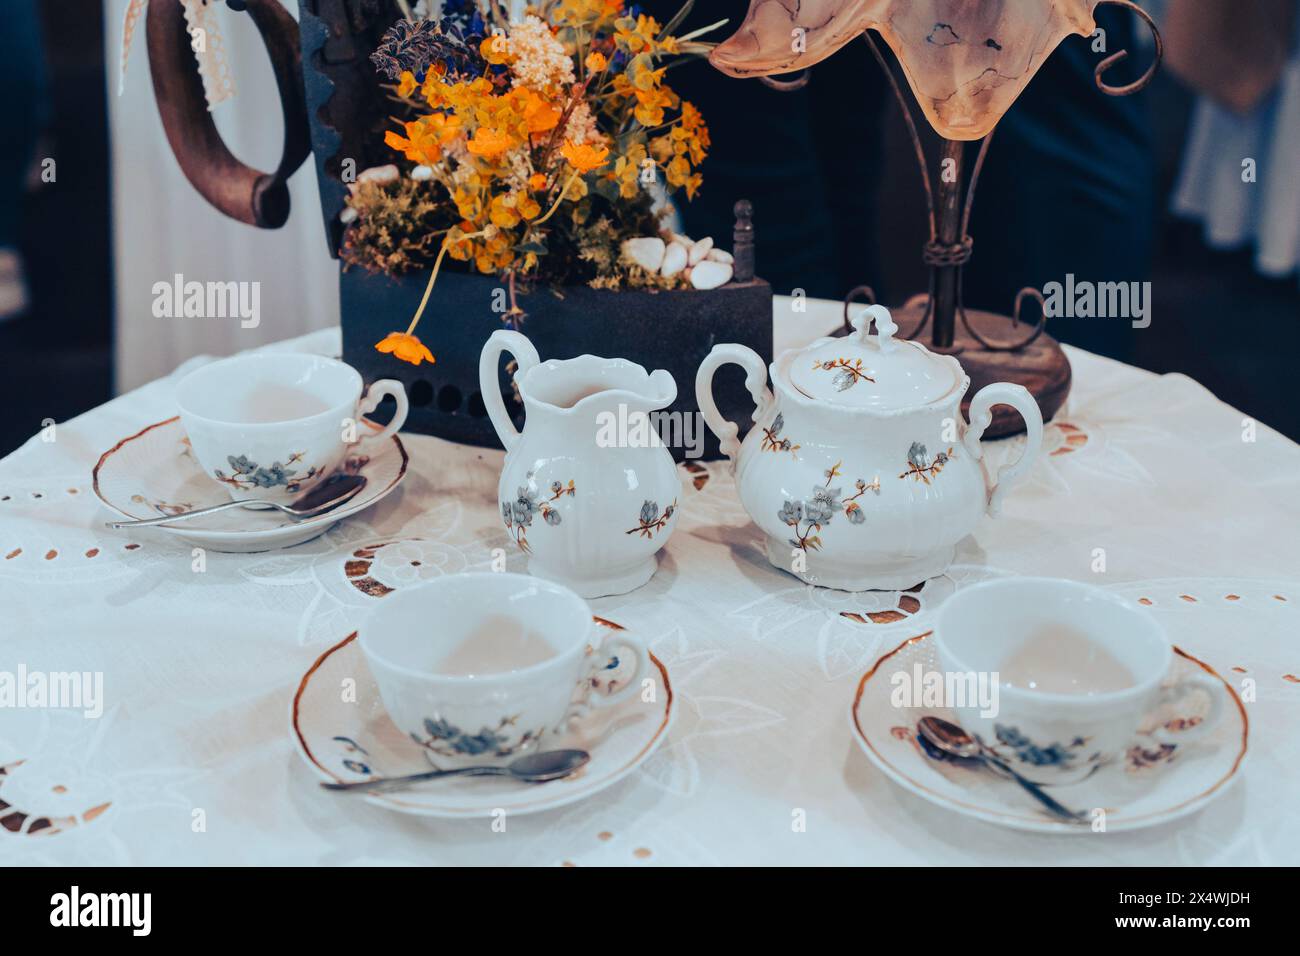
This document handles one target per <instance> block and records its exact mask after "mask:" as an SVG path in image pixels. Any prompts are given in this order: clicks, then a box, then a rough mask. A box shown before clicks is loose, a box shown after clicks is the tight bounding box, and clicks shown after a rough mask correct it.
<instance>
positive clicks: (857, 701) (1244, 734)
mask: <svg viewBox="0 0 1300 956" xmlns="http://www.w3.org/2000/svg"><path fill="white" fill-rule="evenodd" d="M933 634H934V631H933V630H929V631H926V632H924V633H923V634H918V635H916V636H915V637H909V638H908V639H907V640H905V641H904V642H903V643H902V644H899V645H898V646H897V647H895V648H894V649H893V650H892V651H890V652H889V653H887V654H884V655H883V656H881V657H880V659H879V660H877V661H876V662H875V663H874V664H872V665H871V669H870V670H868V671H867V672H866V673H865V674H863V675H862V679H861V680H860V681H858V689H857V692H856V693H855V694H854V695H853V710H852V716H853V728H854V730H856V731H857V734H858V737H859V738H860V739H861V741H862V743H863V745H864V746H866V748H867V749H868V750H870V751H871V753H872V754H874V755H875V757H876V759H877V760H879V761H880V762H881V763H882V764H883V765H884V766H886V767H888V768H889V771H890V773H892V774H896V775H897V776H898V777H899V778H900V779H902V780H905V781H907V783H908V785H909V786H911V787H915V788H916V789H917V790H920V791H922V792H924V793H926V794H928V795H929V796H930V797H931V798H932V799H933V800H934V801H935V802H936V803H939V804H941V805H943V804H946V805H948V806H955V807H962V808H963V809H966V810H973V811H975V812H976V813H978V814H980V815H982V816H984V817H996V818H997V819H1000V820H1008V821H1011V822H1014V823H1025V822H1034V823H1040V822H1042V823H1049V822H1050V821H1048V820H1046V819H1045V818H1044V819H1042V820H1041V821H1040V819H1039V818H1038V817H1030V816H1026V815H1017V814H1011V813H1000V812H998V811H997V810H990V809H989V808H988V807H986V806H980V805H978V804H973V803H965V802H963V801H961V800H955V799H953V798H952V797H951V796H950V795H949V794H947V793H940V792H939V791H937V790H933V789H931V788H930V787H927V786H926V785H925V784H923V783H919V782H918V781H916V780H914V779H912V777H910V776H909V775H908V774H906V773H904V772H903V771H902V770H900V769H899V768H898V766H897V765H896V764H895V763H894V762H893V761H891V760H889V759H887V758H886V757H885V755H884V754H882V753H881V752H880V751H879V750H877V749H876V748H875V747H874V746H873V745H872V743H871V740H870V739H869V738H868V737H867V734H866V732H865V731H864V730H863V729H862V722H861V720H860V719H859V716H858V713H859V709H860V708H861V705H862V695H863V694H864V693H865V692H866V688H867V681H869V680H871V678H872V677H874V676H875V674H876V671H878V670H880V667H881V665H882V664H884V663H885V661H887V660H889V659H890V658H891V657H893V656H894V655H895V654H897V653H898V652H899V651H901V650H902V649H903V648H905V647H908V646H909V645H911V644H919V643H920V642H921V641H923V640H925V639H926V638H927V637H930V636H931V635H933ZM1173 651H1174V653H1175V654H1177V655H1178V656H1179V657H1182V658H1184V659H1186V660H1188V661H1191V662H1192V663H1193V664H1195V665H1196V666H1197V667H1199V668H1201V669H1202V670H1203V671H1205V672H1206V673H1207V674H1209V675H1210V676H1211V677H1215V678H1218V680H1219V681H1220V683H1222V684H1223V686H1224V688H1226V689H1227V691H1228V696H1229V697H1231V698H1232V701H1233V703H1235V704H1236V705H1237V711H1238V713H1240V714H1241V750H1240V751H1239V752H1238V753H1237V759H1236V760H1234V761H1233V762H1232V767H1231V768H1230V769H1229V770H1228V772H1227V773H1225V774H1224V775H1223V776H1222V777H1220V778H1219V779H1218V780H1217V781H1215V782H1214V784H1213V785H1212V786H1210V787H1209V788H1208V789H1206V790H1204V791H1202V792H1201V793H1198V794H1196V795H1194V796H1192V797H1188V798H1187V799H1186V800H1184V801H1183V802H1182V803H1179V804H1176V805H1175V806H1172V807H1165V808H1164V809H1161V810H1157V811H1155V812H1153V813H1146V814H1143V815H1142V816H1137V817H1124V818H1123V823H1124V824H1125V825H1126V826H1127V825H1128V824H1131V823H1135V822H1139V821H1142V820H1150V819H1152V818H1155V817H1167V816H1169V815H1170V814H1176V813H1177V812H1178V811H1179V810H1181V809H1183V808H1184V807H1186V806H1188V805H1189V804H1192V803H1196V802H1198V801H1202V800H1204V799H1205V798H1207V797H1209V796H1210V794H1212V793H1214V792H1215V791H1216V790H1218V789H1219V788H1220V787H1222V786H1223V785H1224V784H1225V783H1227V782H1228V781H1229V780H1231V779H1232V778H1233V777H1234V776H1236V773H1237V771H1238V770H1239V769H1241V762H1242V761H1243V760H1244V759H1245V758H1246V749H1247V742H1248V739H1249V736H1250V718H1249V717H1248V716H1247V715H1246V708H1245V706H1244V705H1243V704H1242V702H1241V698H1240V697H1238V696H1237V692H1236V691H1235V690H1233V689H1232V685H1231V684H1229V683H1228V682H1227V681H1226V680H1224V679H1223V677H1222V675H1220V674H1219V672H1218V671H1216V670H1215V669H1214V668H1213V667H1211V666H1210V665H1209V664H1207V663H1205V662H1204V661H1202V660H1200V659H1199V658H1196V657H1193V656H1192V655H1191V654H1188V653H1187V652H1186V651H1184V650H1183V649H1182V648H1180V647H1178V646H1174V648H1173ZM1068 826H1069V825H1068V824H1062V825H1061V828H1062V829H1064V828H1066V827H1068Z"/></svg>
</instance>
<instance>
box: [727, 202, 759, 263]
mask: <svg viewBox="0 0 1300 956" xmlns="http://www.w3.org/2000/svg"><path fill="white" fill-rule="evenodd" d="M734 212H735V214H736V227H735V230H734V231H733V232H732V234H731V254H732V255H733V256H734V257H735V259H736V262H735V266H734V274H733V279H734V280H735V281H736V282H749V281H750V280H752V279H753V278H754V223H753V216H754V207H753V206H752V205H751V204H750V202H749V200H748V199H741V200H739V201H737V203H736V205H735V208H734Z"/></svg>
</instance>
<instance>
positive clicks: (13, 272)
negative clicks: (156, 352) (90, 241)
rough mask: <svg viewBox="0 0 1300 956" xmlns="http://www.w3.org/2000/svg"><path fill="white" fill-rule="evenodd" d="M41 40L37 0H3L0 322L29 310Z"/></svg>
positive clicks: (44, 105) (43, 117)
mask: <svg viewBox="0 0 1300 956" xmlns="http://www.w3.org/2000/svg"><path fill="white" fill-rule="evenodd" d="M44 50H45V47H44V44H43V42H42V38H41V25H40V19H39V17H38V15H37V10H36V0H7V2H6V3H5V26H4V29H3V30H0V89H3V90H4V97H3V99H0V126H2V127H3V128H4V130H5V148H4V149H3V150H0V321H4V320H5V319H10V318H13V317H15V316H17V315H21V314H22V313H23V312H24V311H25V310H26V308H27V304H28V300H27V282H26V279H25V277H24V274H23V260H22V255H21V254H20V253H19V251H18V231H19V215H20V212H21V209H22V197H23V194H24V193H25V192H26V191H27V189H28V184H29V183H30V181H31V178H32V176H33V175H37V174H36V173H35V172H34V171H33V162H34V161H35V158H36V145H37V142H38V141H39V139H40V135H41V132H42V130H43V129H44V128H45V123H46V121H47V120H48V118H49V99H48V97H49V90H48V87H47V84H46V75H45V55H44Z"/></svg>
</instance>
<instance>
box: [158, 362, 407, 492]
mask: <svg viewBox="0 0 1300 956" xmlns="http://www.w3.org/2000/svg"><path fill="white" fill-rule="evenodd" d="M363 384H364V383H363V382H362V380H361V376H360V374H358V372H357V370H356V369H354V368H352V366H350V365H345V364H344V363H343V362H339V361H337V360H335V359H331V358H325V357H324V356H321V355H306V354H302V353H296V352H257V353H252V354H249V355H236V356H233V357H231V358H227V359H221V360H220V361H216V362H212V363H211V364H209V365H204V366H202V367H201V368H198V369H195V370H194V371H193V372H191V373H190V374H188V375H186V376H185V377H184V378H183V379H181V381H180V382H179V383H178V384H177V386H176V403H177V404H178V405H179V406H180V412H181V422H182V423H183V424H184V426H185V434H186V435H187V436H188V437H189V440H190V447H191V448H193V450H194V457H195V458H196V459H198V462H199V464H200V465H201V466H202V467H203V470H204V471H205V472H207V474H208V475H209V476H210V477H211V478H213V479H214V480H215V481H219V482H221V484H223V485H225V486H226V490H227V491H229V492H230V496H231V497H232V498H235V499H237V500H243V499H245V498H259V499H264V500H271V501H279V502H288V501H290V500H292V499H294V498H297V497H299V496H301V495H302V494H304V493H305V492H307V491H309V490H310V489H311V488H312V487H313V486H314V485H316V484H318V483H319V482H320V481H322V480H323V479H324V478H326V477H327V476H328V475H330V474H331V473H332V472H333V471H334V470H335V469H337V468H338V467H339V465H341V464H342V463H343V459H344V458H345V456H346V455H347V454H348V452H349V451H351V450H353V448H354V447H355V446H357V444H358V443H359V442H361V441H362V440H363V439H364V440H365V441H366V442H367V443H368V444H370V445H371V447H378V445H377V443H378V442H381V441H385V440H387V439H388V438H389V437H390V436H392V435H393V434H394V433H395V432H397V430H398V429H400V428H401V427H402V425H403V424H405V422H406V412H407V401H406V391H405V390H404V389H403V388H402V384H401V382H398V381H395V380H393V379H390V378H386V379H382V380H380V381H378V382H375V383H374V384H373V385H371V386H370V388H369V389H368V390H367V391H366V394H365V397H364V398H362V388H363ZM386 395H391V396H393V398H394V399H395V400H396V401H397V411H396V412H395V413H394V414H393V419H392V421H390V422H389V423H388V425H387V427H385V428H384V429H382V430H380V431H374V430H372V428H371V427H370V426H369V425H368V424H367V423H366V422H365V421H363V419H362V416H363V415H366V414H367V413H369V412H372V411H374V410H375V408H376V406H378V405H379V402H380V401H381V400H382V399H383V398H384V396H386Z"/></svg>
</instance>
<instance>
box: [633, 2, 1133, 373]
mask: <svg viewBox="0 0 1300 956" xmlns="http://www.w3.org/2000/svg"><path fill="white" fill-rule="evenodd" d="M680 5H681V4H680V2H679V0H654V2H650V3H647V4H645V6H646V8H647V10H648V11H649V12H650V13H652V14H653V15H654V16H655V17H656V18H657V19H659V20H660V22H665V21H666V20H667V19H668V18H670V17H671V16H672V15H673V14H674V13H675V12H676V10H677V8H678V7H680ZM705 6H706V5H705V4H697V5H696V7H695V9H694V10H693V11H692V13H691V15H690V16H689V17H688V18H687V20H686V25H685V27H684V28H683V29H684V30H691V29H697V28H699V27H701V26H705V25H707V24H709V23H712V22H715V21H717V20H719V19H721V18H722V17H724V16H725V17H727V18H728V22H727V24H726V25H725V26H723V27H722V28H720V29H718V30H715V31H713V32H712V33H710V34H709V35H708V39H711V40H722V39H724V38H725V37H727V36H729V35H730V34H731V33H732V32H734V31H735V29H736V28H737V27H738V26H739V25H740V23H741V21H743V19H744V16H745V11H746V9H747V7H748V4H747V2H745V0H719V2H710V3H709V4H707V9H704V7H705ZM1096 18H1097V24H1098V26H1099V27H1101V28H1103V29H1104V30H1106V51H1105V52H1094V51H1093V49H1092V41H1091V40H1090V39H1089V38H1087V37H1080V36H1069V37H1066V38H1065V40H1063V41H1062V42H1061V44H1060V46H1059V47H1057V49H1056V50H1055V51H1054V52H1053V53H1052V54H1051V56H1049V57H1048V58H1047V61H1046V63H1045V64H1044V65H1043V67H1042V69H1040V70H1039V72H1038V73H1037V74H1036V75H1035V76H1034V78H1033V79H1032V80H1031V81H1030V83H1029V85H1028V86H1027V87H1026V89H1025V90H1024V92H1023V93H1022V94H1021V95H1020V97H1019V98H1018V99H1017V100H1016V102H1015V103H1014V105H1013V106H1012V107H1011V109H1010V110H1009V111H1008V112H1007V114H1006V115H1005V116H1004V117H1003V118H1002V120H1001V122H1000V123H999V124H998V126H997V128H996V130H995V133H994V137H993V142H992V144H991V146H990V148H989V153H988V157H987V160H986V162H985V166H984V170H983V173H982V174H981V179H980V183H979V188H978V190H977V195H976V200H975V205H974V211H973V216H972V222H971V226H970V232H971V235H972V236H973V237H974V239H975V251H974V255H973V257H972V259H971V262H970V264H969V265H968V266H967V267H966V269H965V276H964V279H965V302H966V305H967V306H968V307H970V308H976V309H988V310H989V311H992V312H999V313H1003V314H1006V313H1008V312H1010V310H1011V307H1012V303H1013V301H1014V299H1015V296H1016V293H1017V292H1018V291H1019V290H1020V289H1021V288H1023V287H1025V286H1033V287H1034V288H1037V289H1041V288H1042V287H1043V286H1044V285H1045V284H1046V283H1048V282H1052V281H1058V282H1064V281H1065V277H1066V274H1067V273H1072V274H1074V275H1075V276H1076V277H1077V278H1079V279H1090V280H1092V281H1097V282H1101V281H1141V280H1145V279H1146V278H1148V276H1147V273H1148V270H1149V268H1150V260H1151V254H1152V246H1153V241H1154V238H1153V237H1154V226H1155V217H1156V212H1157V206H1156V197H1155V162H1154V158H1153V150H1152V143H1151V134H1150V124H1149V122H1148V117H1147V108H1148V107H1147V101H1146V97H1145V96H1144V94H1142V93H1138V94H1136V95H1133V96H1128V97H1111V96H1107V95H1105V94H1103V93H1102V92H1101V91H1100V90H1098V89H1097V86H1096V84H1095V82H1094V79H1093V70H1094V69H1095V67H1096V65H1097V63H1098V62H1099V61H1100V60H1101V59H1103V58H1104V57H1105V56H1107V55H1108V54H1109V53H1112V52H1114V51H1116V50H1120V49H1126V50H1128V51H1129V53H1130V55H1129V57H1128V59H1127V60H1125V61H1124V62H1122V63H1119V64H1116V65H1115V66H1114V67H1113V68H1112V70H1111V71H1110V72H1108V73H1107V76H1106V79H1107V82H1108V83H1111V84H1113V85H1122V84H1125V83H1129V82H1132V81H1133V80H1135V79H1137V78H1138V76H1140V75H1141V74H1142V72H1143V71H1144V70H1145V69H1146V68H1147V66H1148V65H1149V62H1150V53H1149V51H1145V50H1143V48H1142V47H1141V46H1140V45H1139V43H1140V40H1141V34H1144V33H1145V32H1146V28H1145V27H1144V26H1143V25H1141V24H1140V23H1139V22H1138V21H1137V19H1136V18H1135V16H1134V15H1133V14H1132V13H1130V12H1128V11H1125V10H1121V9H1117V8H1100V9H1098V10H1097V11H1096ZM876 39H877V43H878V44H879V45H880V47H881V49H882V52H884V54H885V57H886V60H888V61H892V60H893V57H892V55H891V54H890V52H889V49H888V47H887V45H886V44H885V43H884V42H883V41H881V40H879V38H876ZM793 78H794V77H793V76H784V77H780V79H784V80H789V79H793ZM900 82H901V81H900ZM673 85H674V88H675V89H677V91H678V92H679V93H680V94H681V95H682V96H683V97H684V98H685V99H688V100H690V101H691V102H693V103H695V104H696V105H697V106H698V107H699V108H700V110H701V112H702V113H703V114H704V116H705V117H706V119H707V120H708V123H709V130H710V133H711V136H712V140H713V146H712V149H711V151H710V155H709V158H708V167H707V169H708V184H707V186H706V188H705V189H704V190H703V191H702V193H701V195H700V196H699V197H698V198H697V199H696V200H695V201H694V202H692V203H682V204H681V208H680V211H681V214H682V218H683V224H684V226H685V228H686V231H687V233H688V234H691V235H698V236H703V235H711V236H713V237H714V238H715V239H719V240H723V241H726V240H727V239H729V238H730V235H731V228H732V210H731V206H732V203H733V202H734V201H735V200H736V199H738V198H741V197H745V198H748V199H751V200H753V203H754V217H755V228H756V233H757V236H758V270H759V274H760V275H761V276H763V278H765V279H767V280H768V281H770V282H771V283H772V286H773V288H774V290H775V291H776V292H778V293H784V294H788V293H789V292H790V291H791V290H792V289H795V288H799V289H803V290H804V292H805V293H806V294H807V295H810V296H819V297H824V298H830V299H839V298H843V296H844V295H845V294H846V293H847V292H848V291H849V290H850V289H851V288H853V287H854V286H857V285H859V284H862V283H866V284H868V285H870V286H872V288H873V289H874V290H875V292H876V295H877V297H878V298H879V299H880V300H881V301H883V302H885V303H887V304H895V303H900V302H902V301H903V300H904V299H906V298H908V297H909V296H911V295H912V294H913V293H914V292H917V291H922V290H921V288H919V287H916V288H899V282H898V281H897V279H896V277H891V276H889V275H886V274H884V270H883V268H882V265H881V259H882V256H881V251H880V249H879V248H878V245H879V241H878V240H877V238H876V237H877V230H878V219H879V218H880V215H881V205H882V203H881V196H882V191H883V190H885V189H888V188H891V185H890V183H888V182H886V181H885V177H884V176H883V175H882V170H883V168H884V165H885V156H884V147H885V142H884V135H883V130H884V127H885V122H884V121H885V118H886V116H887V113H888V110H889V109H890V103H891V102H892V101H893V93H892V91H891V90H890V87H889V83H888V80H887V79H886V78H885V76H884V75H883V73H882V72H881V70H880V68H879V66H878V65H877V64H876V61H875V58H874V57H873V56H872V55H871V51H870V49H869V48H868V47H867V45H866V43H865V42H863V41H862V40H854V41H853V42H850V43H849V44H847V45H846V46H844V47H843V48H841V49H840V50H839V51H838V52H837V53H835V54H834V55H833V56H831V57H829V58H828V59H826V60H823V61H822V62H821V63H818V64H817V65H816V66H814V67H813V68H812V75H811V78H810V81H809V82H808V84H807V85H806V86H804V87H803V88H802V89H799V90H795V91H791V92H780V91H777V90H774V89H771V88H770V87H768V86H766V85H764V84H763V83H762V82H760V81H759V80H757V79H755V80H736V79H732V78H730V77H727V76H724V75H723V74H721V73H719V72H718V71H717V70H714V69H713V68H712V67H711V66H709V65H708V64H707V63H705V62H698V63H693V64H690V65H687V66H683V67H682V68H681V69H680V71H678V72H677V75H676V76H675V77H674V81H673ZM903 92H904V96H905V98H906V99H907V101H908V105H909V108H912V109H913V110H914V111H915V114H916V115H917V116H918V119H917V123H918V126H919V127H920V129H921V132H922V137H923V139H926V140H928V141H929V142H928V147H927V148H928V151H929V153H928V155H929V159H930V163H931V166H932V167H934V166H935V165H936V164H937V159H936V158H935V156H936V151H935V145H934V143H933V136H932V135H930V134H929V128H928V125H927V124H926V123H925V121H924V119H922V118H920V117H919V112H920V111H919V109H917V108H916V106H915V103H914V102H913V97H912V94H911V91H910V89H909V88H908V87H907V86H906V85H905V84H904V86H903ZM904 148H905V149H906V150H907V153H908V156H907V159H906V162H908V163H911V162H912V158H911V150H910V148H908V147H906V146H904ZM977 149H978V144H976V143H972V144H970V146H969V147H968V151H967V159H966V168H967V170H969V169H970V168H971V166H972V165H973V163H974V161H975V151H976V150H977ZM915 188H916V195H915V196H914V197H912V202H910V204H909V205H908V207H906V213H907V214H908V215H912V216H915V217H916V218H917V221H918V222H920V221H921V219H922V218H923V217H924V215H925V211H924V204H923V197H922V195H921V192H920V187H919V184H918V185H917V186H916V187H915ZM909 225H911V224H909ZM885 227H886V228H885V229H884V234H885V237H884V241H889V234H890V232H891V231H892V230H890V229H889V228H888V227H889V224H888V223H886V224H885ZM908 235H909V237H910V235H911V234H910V233H909V234H908ZM920 255H921V249H920V244H919V242H918V243H917V248H916V256H915V258H916V261H917V262H919V261H920ZM1049 326H1050V328H1051V331H1052V334H1053V335H1055V336H1056V337H1057V338H1058V339H1060V340H1062V341H1064V342H1069V343H1072V344H1075V345H1079V346H1082V347H1083V348H1087V349H1090V350H1092V351H1096V352H1101V353H1102V354H1106V355H1110V356H1111V357H1114V358H1121V359H1122V358H1125V357H1126V356H1127V355H1128V353H1129V349H1130V348H1131V342H1132V336H1131V335H1130V334H1129V333H1130V331H1131V330H1130V328H1129V326H1128V324H1127V323H1123V322H1099V321H1097V320H1095V319H1087V318H1081V319H1074V318H1053V319H1051V321H1050V322H1049Z"/></svg>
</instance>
